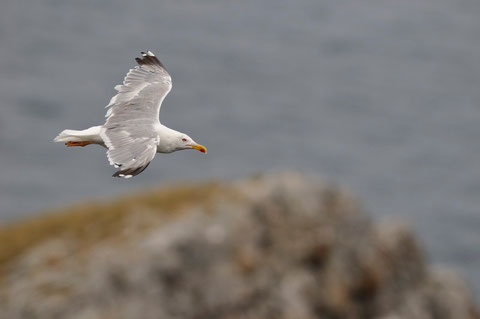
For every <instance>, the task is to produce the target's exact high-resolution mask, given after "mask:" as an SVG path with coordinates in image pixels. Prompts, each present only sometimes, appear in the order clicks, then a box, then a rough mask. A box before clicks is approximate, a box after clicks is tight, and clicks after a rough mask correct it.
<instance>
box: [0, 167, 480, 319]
mask: <svg viewBox="0 0 480 319" xmlns="http://www.w3.org/2000/svg"><path fill="white" fill-rule="evenodd" d="M197 187H199V188H201V187H202V185H199V186H197ZM158 210H162V208H161V207H159V208H158ZM120 233H121V234H122V235H121V236H118V237H112V238H107V239H103V240H99V241H98V243H96V244H95V245H93V246H91V247H88V248H85V249H78V243H77V242H76V240H75V238H69V237H68V236H60V237H54V238H51V239H49V240H48V241H44V242H42V243H40V244H38V245H35V246H34V247H31V248H30V249H29V250H28V251H26V252H24V253H23V254H21V255H20V256H19V257H17V258H16V259H15V260H13V261H12V262H11V263H10V265H9V267H8V271H6V273H5V274H4V276H3V279H2V281H1V283H0V318H2V319H3V318H5V319H20V318H22V319H27V318H35V319H57V318H58V319H60V318H72V319H110V318H112V319H113V318H119V319H134V318H135V319H136V318H142V319H157V318H158V319H160V318H179V319H180V318H194V319H203V318H205V319H207V318H208V319H212V318H224V319H247V318H248V319H256V318H272V319H283V318H285V319H287V318H294V319H314V318H321V319H323V318H325V319H341V318H346V319H354V318H378V319H448V318H451V319H463V318H465V319H467V318H471V319H473V318H480V317H479V316H478V313H477V311H476V308H475V305H474V302H473V300H472V297H471V294H470V292H469V289H468V288H467V287H466V285H465V283H464V281H463V280H462V279H461V278H459V276H457V275H456V274H454V273H452V272H451V271H448V270H444V269H434V268H432V267H429V266H428V265H427V264H426V261H425V257H424V253H423V251H422V250H421V248H420V247H419V246H418V243H417V241H416V240H415V238H414V236H413V235H412V233H411V231H410V230H409V228H408V227H407V226H405V225H402V224H393V223H392V224H379V225H378V224H373V223H372V222H371V220H370V219H369V218H368V217H367V215H366V214H364V213H363V212H362V209H361V207H360V205H359V204H358V203H357V202H356V200H355V199H353V198H352V196H350V195H349V194H347V193H346V192H345V191H343V190H341V189H337V188H335V187H328V186H324V185H321V184H318V183H315V182H312V181H309V180H308V179H306V178H304V177H302V176H299V175H297V174H294V173H285V174H277V175H272V176H267V177H262V176H259V177H255V178H250V179H246V180H241V181H236V182H230V183H224V185H222V187H220V189H219V190H218V191H217V194H216V195H215V198H214V200H210V201H209V203H208V205H196V206H195V205H193V206H190V207H189V208H188V209H185V211H184V212H183V213H182V214H177V215H175V216H169V217H165V215H164V214H157V213H155V212H151V211H149V212H145V211H141V209H139V211H138V212H132V213H131V214H130V215H129V217H128V219H127V220H126V222H125V223H124V226H123V228H122V230H121V231H120Z"/></svg>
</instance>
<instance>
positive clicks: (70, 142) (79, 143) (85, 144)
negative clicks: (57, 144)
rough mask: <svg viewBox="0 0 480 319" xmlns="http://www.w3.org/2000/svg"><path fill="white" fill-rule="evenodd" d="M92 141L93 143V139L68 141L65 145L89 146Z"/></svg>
mask: <svg viewBox="0 0 480 319" xmlns="http://www.w3.org/2000/svg"><path fill="white" fill-rule="evenodd" d="M92 143H93V142H92V141H82V142H72V141H68V142H67V143H65V145H67V146H68V147H70V146H87V145H88V144H92Z"/></svg>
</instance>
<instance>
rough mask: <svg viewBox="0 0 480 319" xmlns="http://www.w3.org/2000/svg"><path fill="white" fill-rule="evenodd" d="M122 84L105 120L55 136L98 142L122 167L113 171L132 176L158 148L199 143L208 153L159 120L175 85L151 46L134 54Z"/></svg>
mask: <svg viewBox="0 0 480 319" xmlns="http://www.w3.org/2000/svg"><path fill="white" fill-rule="evenodd" d="M135 61H137V63H138V66H135V68H133V69H130V70H129V71H128V73H127V75H126V76H125V78H124V79H123V84H121V85H117V86H115V90H116V91H117V92H118V93H117V95H115V96H114V97H112V99H111V100H110V103H109V104H108V105H107V106H106V108H107V109H108V111H107V114H106V115H105V117H106V118H107V120H106V122H105V124H104V125H99V126H93V127H90V128H87V129H85V130H64V131H62V132H61V133H60V134H59V135H58V136H57V137H55V139H54V141H55V142H64V143H65V145H66V146H68V147H71V146H86V145H90V144H98V145H101V146H103V147H106V148H107V158H108V161H109V162H110V165H113V166H115V167H116V168H118V171H116V172H115V173H114V174H113V175H112V176H113V177H123V178H130V177H132V176H135V175H138V174H140V173H141V172H143V171H144V170H145V169H146V168H147V166H148V165H149V164H150V162H151V161H152V160H153V158H154V157H155V154H156V153H172V152H175V151H180V150H187V149H195V150H198V151H200V152H202V153H207V149H206V148H205V146H203V145H200V144H198V143H196V142H195V141H194V140H193V139H192V138H191V137H190V136H188V135H187V134H185V133H182V132H178V131H175V130H173V129H171V128H168V127H166V126H165V125H163V124H161V123H160V119H159V115H160V107H161V105H162V102H163V100H164V99H165V96H167V94H168V92H170V90H171V89H172V78H171V77H170V74H168V72H167V70H166V69H165V66H164V65H163V64H162V63H161V62H160V61H159V60H158V58H157V57H156V56H155V55H154V54H153V53H152V52H150V51H147V52H146V53H145V52H142V57H141V58H135Z"/></svg>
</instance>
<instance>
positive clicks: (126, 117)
mask: <svg viewBox="0 0 480 319" xmlns="http://www.w3.org/2000/svg"><path fill="white" fill-rule="evenodd" d="M135 60H136V61H137V63H138V64H139V66H136V67H135V68H134V69H131V70H130V71H128V73H127V75H126V76H125V79H124V80H123V84H121V85H117V86H115V89H116V90H117V91H118V94H117V95H115V96H114V97H112V99H111V100H110V103H109V104H108V105H107V108H109V109H108V111H107V115H106V117H107V121H106V122H105V125H104V126H103V128H104V129H103V130H102V132H101V136H102V138H103V140H104V141H105V145H106V146H107V148H108V151H107V157H108V160H109V162H110V164H111V165H114V166H115V167H118V168H120V170H118V171H117V172H115V174H113V176H120V177H125V178H128V177H132V176H135V175H138V174H140V173H141V172H142V171H143V170H144V169H145V168H147V166H148V164H149V163H150V162H151V161H152V160H153V158H154V157H155V154H156V152H157V145H158V144H159V143H160V139H159V136H158V133H157V132H156V130H155V128H156V127H158V125H159V124H160V121H159V114H160V106H161V105H162V101H163V99H164V98H165V96H167V94H168V92H170V89H171V88H172V78H171V77H170V75H169V74H168V72H167V71H166V70H165V67H164V66H163V64H162V63H161V62H160V61H159V60H158V59H157V57H156V56H155V55H154V54H153V53H152V52H150V51H148V52H147V53H144V52H142V58H136V59H135Z"/></svg>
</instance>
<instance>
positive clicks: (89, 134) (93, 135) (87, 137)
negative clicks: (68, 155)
mask: <svg viewBox="0 0 480 319" xmlns="http://www.w3.org/2000/svg"><path fill="white" fill-rule="evenodd" d="M100 129H101V127H100V126H93V127H90V128H87V129H86V130H80V131H77V130H64V131H62V132H60V134H58V136H57V137H55V138H54V139H53V141H54V142H87V141H92V142H96V143H98V144H103V140H102V138H101V137H100Z"/></svg>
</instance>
